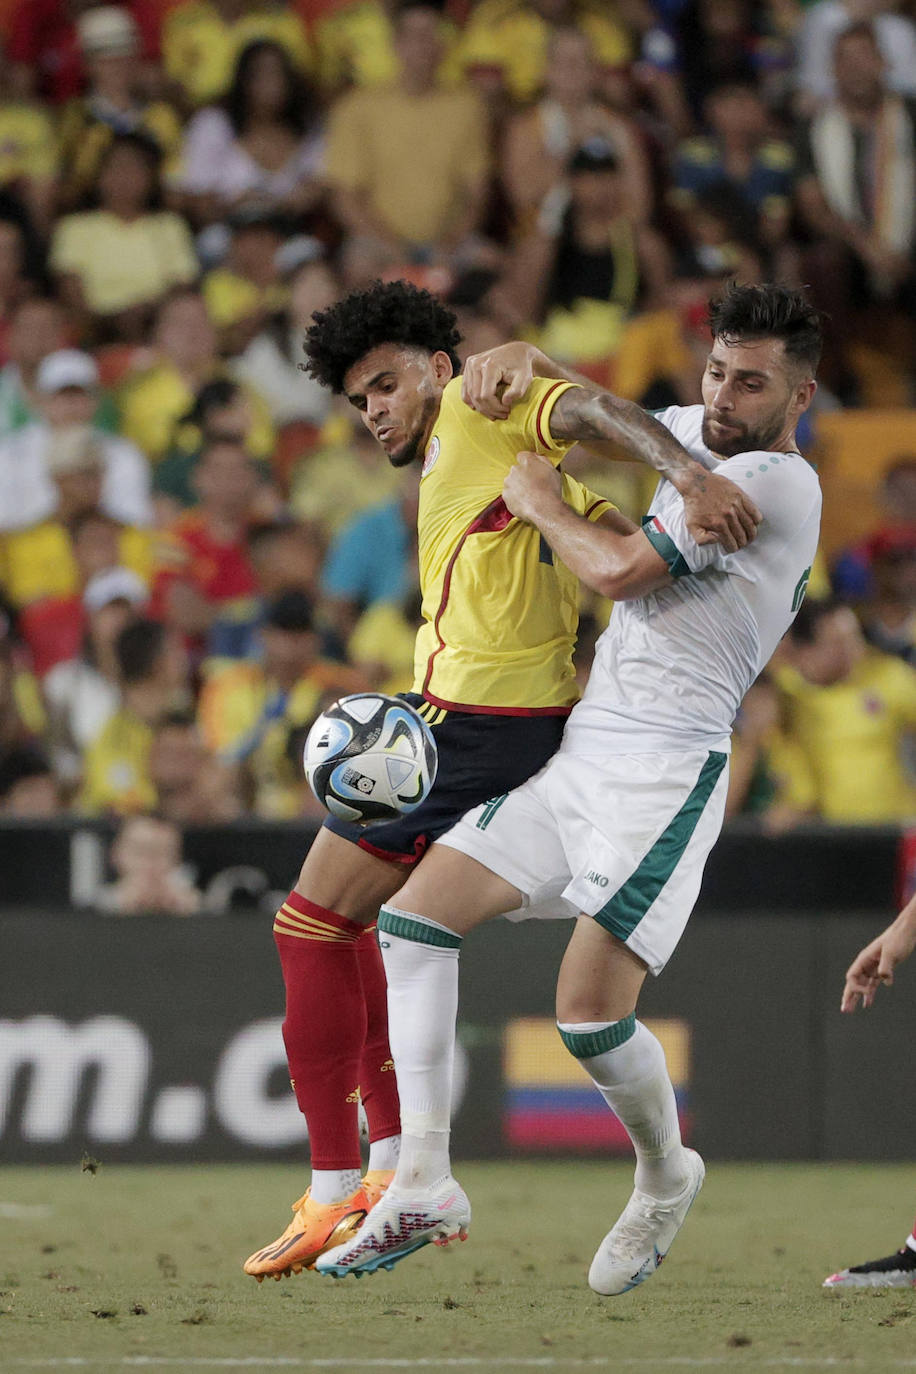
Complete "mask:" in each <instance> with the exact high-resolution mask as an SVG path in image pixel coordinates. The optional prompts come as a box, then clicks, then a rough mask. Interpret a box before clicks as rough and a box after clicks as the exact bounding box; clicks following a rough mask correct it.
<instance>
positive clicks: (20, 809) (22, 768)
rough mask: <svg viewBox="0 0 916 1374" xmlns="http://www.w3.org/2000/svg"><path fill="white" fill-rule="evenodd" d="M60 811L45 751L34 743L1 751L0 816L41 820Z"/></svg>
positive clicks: (55, 782)
mask: <svg viewBox="0 0 916 1374" xmlns="http://www.w3.org/2000/svg"><path fill="white" fill-rule="evenodd" d="M60 811H61V799H60V793H59V791H58V787H57V781H56V779H55V777H54V773H53V771H52V769H51V765H50V763H49V762H48V759H47V756H46V755H45V753H44V751H43V750H42V749H41V748H39V747H38V745H35V744H20V745H15V746H14V747H13V748H11V749H3V748H0V816H3V817H5V818H6V817H9V818H14V819H16V820H20V821H43V820H48V819H49V818H50V817H52V816H57V815H59V813H60Z"/></svg>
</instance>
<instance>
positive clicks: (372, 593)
mask: <svg viewBox="0 0 916 1374" xmlns="http://www.w3.org/2000/svg"><path fill="white" fill-rule="evenodd" d="M418 503H419V472H416V471H411V472H407V473H405V474H403V475H402V481H401V489H400V492H399V494H398V495H397V497H395V499H394V500H391V501H385V502H384V503H383V504H381V505H378V506H371V507H370V508H369V509H368V510H367V511H364V512H363V513H362V514H361V515H357V516H355V518H354V519H352V520H351V521H349V523H348V524H346V525H344V526H343V528H342V529H341V530H340V531H339V533H338V534H337V536H336V538H335V539H334V540H333V542H332V544H331V547H330V549H329V550H328V555H327V558H326V560H325V564H324V567H323V568H322V570H321V591H322V596H323V602H324V609H325V611H326V613H327V615H328V617H329V619H330V621H331V624H332V625H333V626H334V628H335V630H336V631H337V633H338V634H339V635H340V636H341V638H342V639H343V640H344V641H346V639H347V638H348V637H349V635H350V634H351V632H352V631H353V628H354V626H355V625H356V621H357V619H358V618H359V616H360V615H361V614H362V612H363V611H365V610H366V609H367V608H368V607H370V606H374V605H375V604H376V603H377V602H380V601H385V602H391V603H393V604H394V605H395V606H403V605H404V604H405V602H406V600H407V598H408V596H409V595H410V592H411V590H412V589H413V588H414V587H416V585H417V580H418V572H417V537H416V527H417V507H418Z"/></svg>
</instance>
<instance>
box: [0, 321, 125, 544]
mask: <svg viewBox="0 0 916 1374" xmlns="http://www.w3.org/2000/svg"><path fill="white" fill-rule="evenodd" d="M98 382H99V373H98V368H97V367H96V364H95V362H94V361H93V359H92V358H91V357H90V356H89V354H88V353H81V352H79V351H78V350H77V349H72V348H65V349H60V350H58V351H57V352H55V353H49V354H48V356H47V357H46V358H44V359H43V360H42V362H41V363H40V364H39V366H38V369H37V371H36V374H35V392H36V395H37V396H38V397H40V402H39V404H40V409H41V419H39V420H35V421H33V422H32V423H31V424H28V425H25V426H23V428H21V429H17V430H14V432H13V433H12V434H10V435H8V436H7V437H6V438H5V439H2V440H0V530H10V529H25V528H27V527H28V526H30V525H35V524H38V523H39V522H40V521H42V520H46V519H48V517H49V516H51V515H52V514H53V513H54V512H55V510H56V509H57V506H58V501H59V497H58V491H57V489H56V488H55V484H54V482H53V480H52V476H51V471H50V467H49V455H50V453H51V450H52V447H54V446H56V445H62V446H63V447H64V448H66V447H68V446H71V447H74V448H76V449H78V446H79V445H78V439H77V437H76V436H77V431H78V430H83V431H85V435H84V437H85V439H86V442H87V443H91V446H94V447H95V448H96V449H97V450H98V452H99V453H100V454H101V458H102V461H103V463H104V473H103V477H102V492H101V500H100V504H101V507H102V509H103V510H104V511H105V512H106V513H107V514H109V515H111V516H112V517H113V518H114V519H115V520H120V521H122V522H123V523H125V524H128V525H140V526H143V525H148V524H149V523H150V521H151V519H152V507H151V504H150V495H149V487H150V473H149V465H148V463H147V462H146V459H145V458H144V457H143V454H142V453H140V452H139V450H138V449H137V448H135V446H134V445H133V444H132V443H130V442H129V441H128V440H126V439H122V438H120V437H115V436H114V435H111V434H105V433H103V432H102V431H101V430H96V429H94V428H92V427H91V425H92V419H93V416H94V414H95V412H96V409H97V406H98V399H99V398H98ZM61 451H62V450H61Z"/></svg>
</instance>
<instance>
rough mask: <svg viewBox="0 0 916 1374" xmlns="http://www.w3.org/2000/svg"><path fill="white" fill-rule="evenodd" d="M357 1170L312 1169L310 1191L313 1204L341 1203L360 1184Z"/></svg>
mask: <svg viewBox="0 0 916 1374" xmlns="http://www.w3.org/2000/svg"><path fill="white" fill-rule="evenodd" d="M360 1177H361V1175H360V1171H359V1169H313V1170H312V1178H311V1183H310V1185H309V1186H310V1191H311V1194H312V1201H313V1202H321V1203H327V1202H343V1200H344V1198H348V1197H352V1196H353V1194H354V1193H355V1192H356V1190H357V1188H358V1187H359V1183H360Z"/></svg>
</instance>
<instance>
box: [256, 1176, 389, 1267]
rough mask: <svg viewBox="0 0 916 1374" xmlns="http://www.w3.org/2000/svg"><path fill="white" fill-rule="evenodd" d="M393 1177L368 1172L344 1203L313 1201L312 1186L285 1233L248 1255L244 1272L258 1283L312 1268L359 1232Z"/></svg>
mask: <svg viewBox="0 0 916 1374" xmlns="http://www.w3.org/2000/svg"><path fill="white" fill-rule="evenodd" d="M393 1176H394V1175H393V1173H388V1172H383V1171H381V1170H376V1171H375V1172H373V1173H369V1174H367V1175H366V1177H365V1178H364V1179H363V1181H362V1183H361V1184H360V1186H359V1188H358V1189H357V1190H356V1192H355V1193H353V1195H352V1196H351V1197H348V1198H345V1199H344V1200H343V1202H327V1203H322V1202H314V1201H313V1200H312V1197H311V1190H310V1189H309V1190H308V1191H306V1192H305V1193H304V1194H303V1196H302V1197H301V1198H299V1199H298V1200H297V1201H296V1202H294V1203H293V1219H292V1221H291V1222H290V1224H289V1225H288V1226H287V1228H286V1230H285V1231H284V1232H283V1234H282V1236H279V1237H278V1238H277V1239H276V1240H275V1241H273V1242H272V1243H271V1244H270V1245H265V1247H264V1248H263V1250H256V1251H255V1252H254V1254H253V1255H249V1256H248V1259H247V1260H246V1261H245V1263H244V1264H243V1266H242V1268H243V1269H244V1271H245V1273H246V1274H251V1276H252V1277H253V1278H256V1279H257V1281H258V1283H262V1282H263V1281H264V1279H266V1278H273V1279H276V1280H277V1281H278V1282H279V1280H280V1279H281V1278H283V1276H284V1275H286V1277H287V1278H288V1277H289V1276H290V1275H291V1274H301V1273H302V1270H303V1269H311V1268H312V1267H313V1266H314V1264H315V1261H316V1260H317V1258H318V1256H319V1255H322V1254H324V1252H325V1250H331V1249H333V1248H334V1246H337V1245H343V1244H345V1242H347V1241H349V1240H350V1239H351V1238H352V1237H353V1236H354V1235H355V1234H356V1232H357V1231H358V1230H359V1228H360V1226H361V1225H362V1223H363V1221H364V1219H365V1216H366V1213H367V1212H368V1211H369V1210H370V1209H371V1208H372V1207H374V1206H375V1204H376V1202H378V1200H379V1198H380V1197H381V1196H382V1194H383V1193H384V1192H385V1190H386V1188H387V1187H388V1184H389V1183H390V1182H391V1179H392V1178H393Z"/></svg>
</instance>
